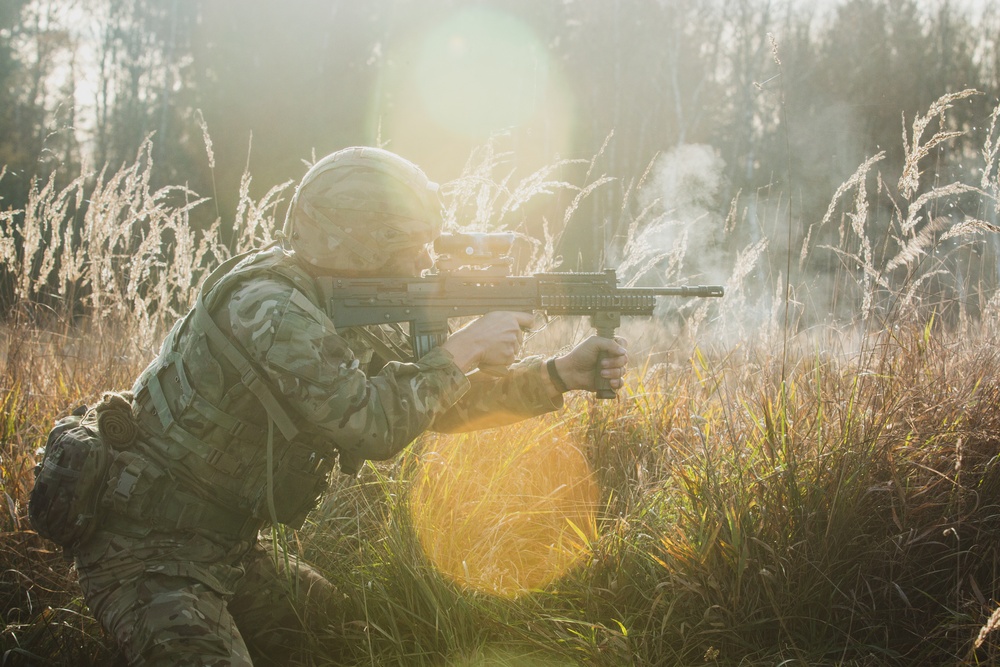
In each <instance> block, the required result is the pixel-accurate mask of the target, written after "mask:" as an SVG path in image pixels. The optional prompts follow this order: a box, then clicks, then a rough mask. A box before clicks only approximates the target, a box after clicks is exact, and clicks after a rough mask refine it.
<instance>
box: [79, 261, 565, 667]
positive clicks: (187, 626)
mask: <svg viewBox="0 0 1000 667" xmlns="http://www.w3.org/2000/svg"><path fill="white" fill-rule="evenodd" d="M210 282H211V279H210ZM308 283H309V273H308V271H306V270H305V269H304V268H303V267H302V266H301V263H300V262H299V261H298V260H297V258H296V257H295V255H294V253H289V252H287V251H285V250H283V249H282V248H279V247H274V248H271V249H267V250H264V251H261V252H260V253H257V254H256V255H254V256H251V257H249V258H247V259H245V260H244V261H243V262H241V263H240V264H239V265H238V266H236V267H233V268H231V269H230V270H228V271H227V272H226V273H225V274H224V275H223V276H222V277H221V279H219V280H217V281H216V282H215V283H214V284H211V285H209V287H210V288H211V289H209V290H208V291H207V292H205V293H204V300H203V302H202V300H201V299H200V300H199V306H198V307H196V308H194V309H193V310H192V311H191V312H190V313H189V314H188V315H187V316H186V317H185V318H184V319H182V320H181V321H180V322H178V324H177V325H176V326H175V327H174V328H173V330H172V331H171V332H170V334H169V335H168V337H167V339H166V340H165V342H164V344H163V348H162V350H161V352H160V354H159V356H158V357H157V358H156V360H154V361H153V362H152V363H151V364H150V366H149V367H148V368H147V369H146V370H145V371H144V372H143V373H142V375H141V376H140V377H139V379H138V380H137V382H136V385H135V386H134V387H133V393H134V395H135V402H134V404H133V413H134V415H135V417H136V419H137V421H138V423H139V425H140V436H139V438H138V440H137V441H136V442H135V443H134V444H133V445H132V446H130V447H129V448H128V449H127V450H126V451H122V452H118V453H117V455H116V459H115V463H114V464H113V466H112V469H111V473H110V481H109V493H110V497H111V512H110V514H109V515H108V518H107V519H106V520H105V522H104V524H103V525H102V527H101V528H100V529H99V530H98V531H97V532H96V533H95V535H94V536H93V537H92V538H91V539H89V540H88V541H87V542H86V543H85V544H83V545H81V546H80V547H78V548H77V549H76V552H75V558H76V566H77V570H78V572H79V575H80V582H81V585H82V587H83V590H84V593H85V596H86V599H87V602H88V604H89V605H90V607H91V610H92V611H93V613H94V614H95V615H96V616H97V618H98V619H99V620H100V621H101V623H102V624H103V626H104V627H105V628H106V629H107V630H108V631H109V632H110V633H111V634H113V635H114V636H115V637H116V638H117V639H118V641H119V642H120V643H121V645H122V647H123V648H124V650H125V652H126V654H127V656H128V657H129V659H130V661H132V663H133V664H136V665H160V664H162V665H167V664H170V665H188V664H191V665H195V664H197V665H249V664H251V657H250V651H251V650H252V651H253V652H254V658H255V659H257V658H261V657H264V658H270V659H272V660H275V661H281V662H284V661H286V660H287V657H288V651H289V650H290V649H291V648H292V647H294V646H295V645H296V644H298V643H300V640H301V639H302V638H303V637H304V636H305V633H304V630H310V629H316V628H319V627H323V626H325V625H329V624H331V623H334V622H335V621H334V620H333V619H336V618H337V616H336V614H337V609H336V607H337V605H336V596H335V594H334V593H335V591H334V590H333V588H332V586H331V585H330V584H329V582H327V581H326V580H325V579H324V578H323V577H322V576H321V575H319V574H318V573H317V572H316V571H315V570H313V569H312V568H309V567H308V566H307V565H305V564H303V563H299V562H297V561H296V560H295V559H294V558H288V559H287V560H286V559H284V558H282V557H280V556H279V557H278V558H277V559H276V558H274V554H273V551H272V549H270V548H265V547H263V546H262V545H261V544H259V543H258V541H257V539H258V538H257V534H258V531H259V530H260V529H261V528H262V527H263V526H264V525H265V524H267V523H270V522H271V521H272V520H276V521H278V522H280V523H285V524H288V525H290V526H292V527H298V526H299V525H301V523H302V521H303V520H304V518H305V516H306V514H307V513H308V511H309V510H310V509H311V508H312V507H313V506H314V505H315V503H316V500H317V498H318V496H319V495H320V494H321V493H322V491H323V489H324V488H325V486H326V483H327V476H328V473H329V472H330V471H331V470H332V468H333V466H334V463H335V462H336V461H337V460H338V457H339V461H340V467H341V468H342V469H343V470H344V471H345V472H354V471H356V470H357V468H358V466H359V465H360V464H361V463H362V462H363V461H364V460H366V459H376V460H381V459H387V458H390V457H392V456H394V455H395V454H397V453H398V452H399V451H400V450H402V449H403V448H404V447H406V446H407V445H408V444H409V443H410V442H411V441H412V440H413V439H414V438H416V437H417V436H418V435H419V434H420V433H422V432H423V431H425V430H427V429H433V430H441V431H456V430H468V429H471V428H483V427H487V426H498V425H502V424H505V423H510V422H513V421H516V420H520V419H523V418H526V417H530V416H533V415H537V414H541V413H543V412H547V411H550V410H554V409H557V408H559V407H560V406H561V404H562V401H561V399H559V398H557V399H553V398H552V397H551V395H550V393H549V390H548V389H547V385H546V382H545V380H544V379H543V378H544V366H543V362H542V360H541V359H539V358H531V359H527V360H524V361H522V362H519V363H518V364H517V365H516V366H515V367H514V368H513V369H512V372H511V373H510V374H509V375H507V376H506V377H504V378H500V379H497V378H491V377H486V376H484V375H483V374H481V373H477V374H473V375H472V376H471V377H466V376H465V375H464V374H463V373H462V371H461V370H460V369H459V368H458V367H457V366H456V365H455V364H454V362H453V361H452V359H451V357H450V355H449V354H448V353H447V352H446V351H445V350H443V349H441V348H438V349H435V350H433V351H432V352H430V353H428V354H426V355H425V356H424V357H423V358H421V359H420V360H418V361H417V362H415V363H403V362H399V361H388V363H385V362H384V360H379V359H378V358H377V357H376V356H375V355H374V353H373V349H372V347H371V346H370V344H369V343H368V341H370V340H371V337H372V336H375V337H377V338H379V339H385V338H386V337H388V336H392V335H394V334H393V332H384V331H381V330H376V331H374V332H372V331H369V332H368V333H367V334H363V333H361V332H359V331H352V330H346V331H343V332H337V331H336V330H335V329H334V326H333V323H332V322H331V321H330V319H329V317H328V316H327V314H326V313H324V312H323V310H322V308H321V306H320V305H319V302H318V299H317V297H316V294H315V292H314V291H313V290H311V289H310V286H309V284H308ZM199 313H200V314H199ZM206 313H207V314H208V315H209V316H210V319H211V322H207V321H206V320H204V319H199V317H203V316H204V315H205V314H206ZM213 327H218V329H219V330H221V331H222V332H223V333H224V335H225V337H226V338H227V339H228V340H230V341H232V343H233V349H237V350H238V351H239V354H240V355H242V357H243V358H244V360H245V361H248V362H249V363H248V364H247V365H244V367H242V368H241V367H240V363H241V362H240V361H239V356H238V355H237V356H233V353H232V349H223V348H225V347H226V346H221V347H220V345H219V344H218V342H219V340H218V339H217V338H213V336H212V335H211V334H210V333H209V332H208V330H209V329H212V328H213ZM383 364H384V365H383ZM376 370H377V372H375V371H376ZM369 371H370V372H371V373H372V374H369ZM262 387H263V389H262ZM262 404H263V407H264V408H265V409H262ZM268 404H270V405H271V407H270V408H268V407H267V406H268ZM282 411H284V413H285V414H286V417H287V419H286V420H284V423H282V421H283V420H282V419H281V418H280V415H281V413H282ZM272 413H273V414H272ZM275 414H277V415H279V417H277V418H276V417H275ZM276 422H277V423H276ZM276 563H281V565H277V564H276ZM285 563H288V568H289V569H288V570H286V569H285ZM248 647H249V648H248ZM258 664H260V662H258Z"/></svg>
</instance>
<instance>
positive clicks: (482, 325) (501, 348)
mask: <svg viewBox="0 0 1000 667" xmlns="http://www.w3.org/2000/svg"><path fill="white" fill-rule="evenodd" d="M534 321H535V317H534V315H532V314H531V313H514V312H506V311H496V312H492V313H487V314H486V315H483V316H482V317H480V318H479V319H478V320H475V321H473V322H471V323H470V324H468V325H466V326H465V327H463V328H462V329H459V330H458V331H456V332H455V333H453V334H452V335H451V336H449V337H448V340H446V341H445V342H444V344H443V345H441V347H442V348H444V349H446V350H447V351H448V352H449V353H451V356H452V358H454V360H455V364H456V365H458V367H459V368H461V369H462V371H463V372H465V373H468V372H469V371H471V370H472V369H474V368H478V367H480V366H510V365H511V364H512V363H514V361H515V360H516V359H517V354H518V352H519V351H520V350H521V342H522V340H523V336H524V330H525V329H527V328H529V327H531V325H532V324H534Z"/></svg>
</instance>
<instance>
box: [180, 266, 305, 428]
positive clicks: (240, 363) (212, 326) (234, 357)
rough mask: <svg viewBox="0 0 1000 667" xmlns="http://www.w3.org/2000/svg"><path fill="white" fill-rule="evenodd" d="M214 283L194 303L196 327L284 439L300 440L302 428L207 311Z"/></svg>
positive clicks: (203, 289) (206, 286)
mask: <svg viewBox="0 0 1000 667" xmlns="http://www.w3.org/2000/svg"><path fill="white" fill-rule="evenodd" d="M234 259H235V258H234ZM229 261H232V260H229ZM227 263H228V262H226V263H224V264H223V265H222V266H220V267H219V269H218V270H217V271H216V273H217V272H218V271H221V270H222V269H223V268H227V267H226V264H227ZM214 277H215V273H213V274H212V276H210V277H209V280H210V281H211V280H212V278H214ZM214 282H215V281H213V283H212V285H210V284H209V283H208V281H206V283H205V287H204V288H202V291H200V292H199V293H198V299H197V300H196V301H195V304H194V312H193V315H194V318H195V322H197V326H198V327H199V328H200V329H201V330H202V331H204V332H205V334H206V335H207V336H208V339H209V340H210V341H211V342H212V343H213V344H214V345H215V346H216V347H217V348H219V350H220V351H221V352H222V354H223V355H225V357H226V359H227V360H228V361H229V363H230V364H232V365H233V367H234V368H235V369H236V371H237V372H238V373H239V374H240V377H241V378H242V381H243V384H244V385H245V386H246V388H247V389H249V390H250V392H251V393H253V395H254V396H256V397H257V400H259V401H260V403H261V405H263V406H264V410H265V411H266V412H267V414H268V416H269V417H270V418H271V419H272V420H273V421H274V423H275V424H276V425H277V427H278V429H279V430H280V431H281V434H282V435H283V436H284V437H285V439H286V440H288V441H289V442H291V441H292V440H294V439H295V438H297V437H298V435H299V433H300V431H299V428H298V427H297V426H296V425H295V422H294V421H292V418H291V415H289V414H288V411H287V410H285V407H284V406H283V405H282V404H281V401H280V400H279V399H278V397H277V396H275V395H274V392H272V391H271V388H270V386H269V385H268V383H267V381H266V380H265V379H264V378H262V377H261V376H260V373H259V372H258V371H257V369H256V368H254V366H253V364H252V363H251V362H250V360H249V359H247V357H246V355H245V354H243V353H242V352H241V351H240V350H239V349H238V348H237V347H236V345H234V344H233V342H232V341H231V340H229V337H228V336H226V334H224V333H222V330H221V329H220V328H219V326H218V325H217V324H216V323H215V320H213V319H212V316H211V315H210V314H209V312H208V308H207V307H206V306H205V300H204V298H203V295H204V293H205V292H207V291H208V290H209V289H211V287H212V286H213V285H214Z"/></svg>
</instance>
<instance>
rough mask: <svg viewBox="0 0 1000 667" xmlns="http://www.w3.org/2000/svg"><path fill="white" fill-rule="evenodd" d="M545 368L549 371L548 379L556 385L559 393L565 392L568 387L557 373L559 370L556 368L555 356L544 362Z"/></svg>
mask: <svg viewBox="0 0 1000 667" xmlns="http://www.w3.org/2000/svg"><path fill="white" fill-rule="evenodd" d="M545 370H547V371H548V372H549V379H550V380H552V384H554V385H555V386H556V389H558V390H559V393H561V394H565V393H566V392H567V391H569V387H567V386H566V382H565V381H563V379H562V376H561V375H559V371H558V370H556V358H555V357H552V358H550V359H549V360H548V361H546V362H545Z"/></svg>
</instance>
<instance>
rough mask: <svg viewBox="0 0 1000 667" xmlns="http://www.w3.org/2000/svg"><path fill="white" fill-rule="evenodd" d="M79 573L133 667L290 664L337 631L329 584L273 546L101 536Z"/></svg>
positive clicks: (82, 557) (165, 536)
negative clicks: (316, 639)
mask: <svg viewBox="0 0 1000 667" xmlns="http://www.w3.org/2000/svg"><path fill="white" fill-rule="evenodd" d="M76 566H77V570H78V573H79V578H80V584H81V587H82V588H83V592H84V597H85V598H86V600H87V604H88V606H89V607H90V609H91V611H92V612H93V614H94V615H95V616H96V617H97V619H98V620H99V621H100V623H101V625H102V626H103V627H104V629H105V630H106V631H107V632H108V633H109V634H111V635H112V636H113V637H115V638H116V639H117V641H118V643H119V644H120V646H121V648H122V650H123V651H124V653H125V655H126V657H127V659H128V661H129V664H130V665H143V666H154V665H157V666H158V665H164V666H165V665H177V666H180V665H209V666H213V667H216V666H217V667H221V666H223V665H226V666H229V665H234V666H235V665H240V666H246V665H258V666H259V665H268V664H288V663H289V662H290V661H292V660H293V659H294V656H296V655H300V654H302V653H303V652H304V651H305V650H306V649H307V648H308V645H309V642H310V637H311V636H312V635H313V634H315V633H318V632H322V631H324V630H325V629H327V628H329V626H331V625H339V624H340V622H341V621H340V620H339V618H338V607H340V606H342V605H339V604H338V599H337V594H336V591H335V589H334V587H333V585H332V584H330V582H329V581H327V580H326V579H325V578H324V577H323V576H322V575H321V574H320V573H319V572H317V571H316V570H315V569H313V568H312V567H310V566H308V565H307V564H305V563H302V562H300V561H299V560H298V559H296V558H295V557H293V556H291V555H288V554H285V553H284V552H283V551H281V550H280V549H275V548H273V545H270V543H264V544H262V543H258V542H256V541H255V542H252V543H251V542H243V543H240V544H236V545H231V546H226V545H220V544H218V543H217V542H215V541H213V540H210V539H207V538H205V537H203V536H198V535H190V534H187V535H183V534H173V533H151V534H148V535H145V536H142V537H130V536H127V535H122V534H117V533H112V532H109V531H98V533H96V534H95V535H94V537H93V538H92V539H90V540H88V542H87V544H86V545H84V547H83V548H81V549H80V550H79V551H78V553H77V554H76ZM338 634H339V633H338Z"/></svg>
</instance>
